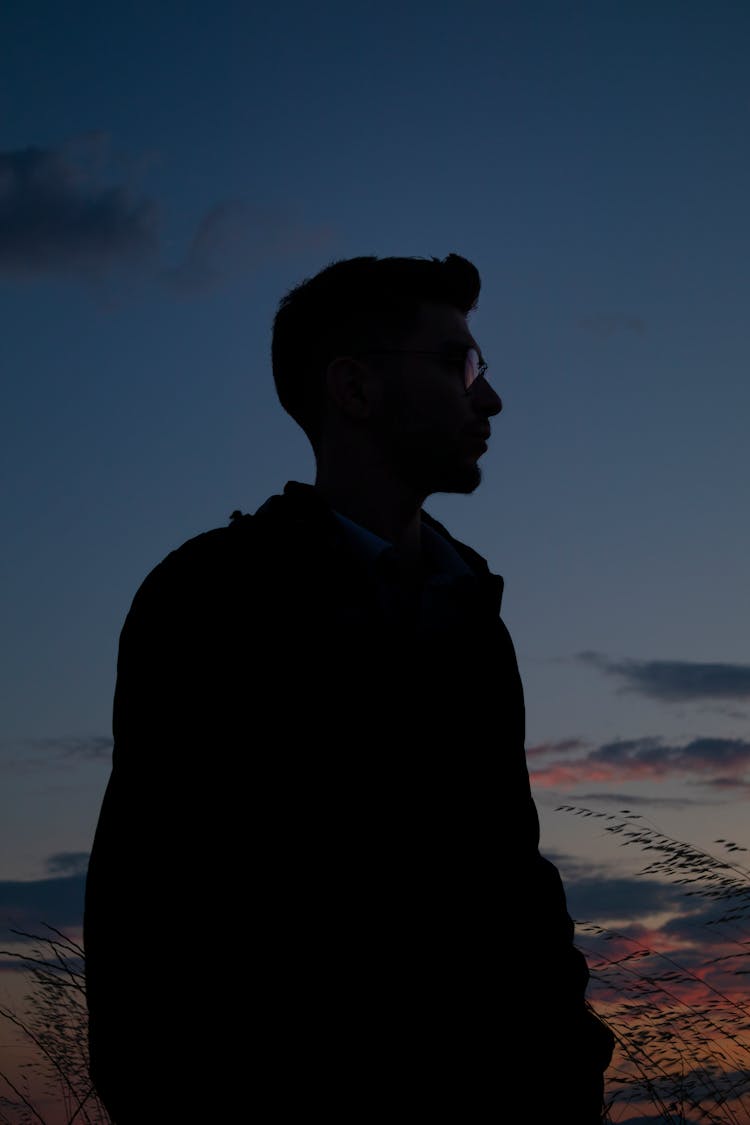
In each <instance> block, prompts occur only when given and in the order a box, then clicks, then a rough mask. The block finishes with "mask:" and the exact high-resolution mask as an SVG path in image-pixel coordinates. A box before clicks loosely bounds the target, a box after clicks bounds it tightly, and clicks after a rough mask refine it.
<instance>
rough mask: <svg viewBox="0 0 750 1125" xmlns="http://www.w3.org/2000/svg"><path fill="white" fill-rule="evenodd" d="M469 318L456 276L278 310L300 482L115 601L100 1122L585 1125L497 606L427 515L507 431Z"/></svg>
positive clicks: (551, 872)
mask: <svg viewBox="0 0 750 1125" xmlns="http://www.w3.org/2000/svg"><path fill="white" fill-rule="evenodd" d="M479 289H480V279H479V275H478V272H477V270H476V268H475V267H474V266H473V265H472V264H471V263H470V262H468V261H467V260H466V259H464V258H462V257H459V256H458V255H455V254H451V255H449V256H448V257H447V258H445V259H444V260H438V259H435V258H433V259H420V258H381V259H378V258H375V257H361V258H354V259H349V260H343V261H338V262H334V263H332V264H331V265H329V266H328V267H327V268H325V269H323V270H322V271H321V272H320V273H319V274H317V275H316V276H315V277H313V278H311V279H309V280H307V281H305V282H303V283H302V284H300V285H298V286H297V287H296V288H295V289H293V290H292V291H291V292H289V293H288V294H287V295H286V297H284V299H283V300H282V302H281V304H280V306H279V309H278V311H277V314H276V318H275V321H274V327H273V342H272V366H273V375H274V379H275V385H276V389H277V392H278V396H279V399H280V402H281V404H282V406H283V407H284V408H285V410H286V411H287V412H288V413H289V414H290V415H291V417H292V418H293V419H294V420H295V421H296V422H297V423H298V424H299V425H300V426H301V427H302V429H303V430H304V432H305V433H306V435H307V436H308V438H309V440H310V442H311V444H312V447H313V451H314V454H315V463H316V475H315V482H314V484H312V485H310V484H302V483H299V482H294V481H292V482H289V483H288V484H287V485H286V486H285V488H284V489H283V492H282V493H281V494H279V495H275V496H272V497H271V498H270V499H268V500H267V501H266V502H265V503H264V504H263V505H262V506H261V507H260V508H259V509H258V510H257V511H256V512H255V514H253V515H242V514H241V513H239V512H235V513H233V516H232V519H231V522H230V524H229V526H227V527H224V528H218V529H215V530H213V531H209V532H207V533H205V534H203V535H199V536H197V537H196V538H194V539H191V540H189V541H188V542H187V543H185V544H183V545H182V546H181V547H180V548H179V549H178V550H176V551H173V552H172V553H171V554H170V555H169V556H168V557H167V558H166V559H165V560H164V561H163V562H162V563H160V564H159V565H158V566H157V567H156V568H155V569H154V570H153V571H152V572H151V574H150V575H149V576H148V577H147V578H146V580H145V581H144V583H143V584H142V586H141V587H140V589H139V590H138V592H137V594H136V596H135V598H134V601H133V604H132V606H131V609H130V612H129V613H128V616H127V618H126V621H125V624H124V627H123V631H122V635H121V638H120V650H119V658H118V672H117V685H116V691H115V701H114V716H113V727H114V739H115V742H114V752H113V768H112V774H111V778H110V781H109V784H108V787H107V791H106V793H105V797H104V801H103V804H102V809H101V813H100V817H99V823H98V826H97V831H96V836H95V840H94V845H93V850H92V855H91V861H90V866H89V873H88V880H87V890H86V910H85V928H84V942H85V948H86V968H87V996H88V1006H89V1028H90V1057H91V1074H92V1078H93V1081H94V1083H95V1085H96V1088H97V1091H98V1092H99V1094H100V1096H101V1098H102V1100H103V1102H104V1103H105V1105H106V1106H107V1108H108V1110H109V1112H110V1114H111V1115H112V1117H113V1119H114V1121H115V1123H116V1125H131V1123H134V1125H135V1123H137V1125H148V1123H150V1122H159V1123H163V1122H191V1121H195V1122H229V1121H234V1120H240V1119H245V1118H246V1117H247V1118H249V1119H253V1118H254V1119H257V1120H259V1121H263V1122H265V1121H268V1122H276V1121H278V1122H284V1123H286V1122H295V1121H298V1120H303V1119H304V1118H306V1117H308V1116H311V1115H313V1114H315V1115H316V1116H323V1117H325V1119H326V1120H327V1121H329V1122H332V1123H337V1125H338V1123H342V1125H343V1123H344V1122H346V1123H347V1125H351V1123H354V1122H358V1123H359V1122H368V1123H369V1122H372V1123H375V1122H378V1123H380V1122H385V1121H393V1122H401V1121H403V1122H407V1121H410V1122H411V1121H425V1122H427V1121H432V1120H440V1121H446V1122H451V1123H454V1122H455V1123H463V1122H466V1123H467V1125H474V1123H478V1122H480V1121H485V1120H493V1121H501V1122H508V1123H514V1125H515V1123H516V1122H518V1123H521V1122H524V1123H535V1122H539V1123H541V1122H549V1121H556V1122H571V1123H573V1125H589V1123H594V1122H599V1121H600V1120H601V1116H602V1101H603V1073H604V1070H605V1068H606V1066H607V1065H608V1063H609V1060H610V1056H611V1050H612V1037H611V1034H610V1032H609V1030H608V1029H607V1028H606V1026H605V1025H604V1024H603V1023H601V1022H600V1021H599V1020H598V1019H597V1017H596V1016H595V1015H594V1014H593V1012H592V1011H591V1010H590V1007H589V1005H588V1003H587V1001H586V996H585V993H586V988H587V982H588V971H587V967H586V962H585V959H584V958H583V956H582V954H581V953H580V952H579V951H578V950H577V949H576V947H575V945H574V929H573V923H572V921H571V918H570V916H569V914H568V911H567V907H566V901H565V894H564V891H563V887H562V883H561V880H560V877H559V874H558V872H557V870H556V869H555V868H554V867H553V866H552V864H550V863H549V862H548V861H547V860H546V859H544V858H542V857H541V856H540V854H539V850H538V847H539V822H538V818H537V813H536V809H535V805H534V801H533V799H532V795H531V792H530V788H529V778H528V772H527V768H526V761H525V751H524V704H523V692H522V686H521V681H520V678H519V674H518V668H517V664H516V658H515V654H514V650H513V645H512V642H511V639H510V636H509V635H508V632H507V630H506V628H505V626H504V624H503V622H502V619H501V617H500V602H501V596H502V590H503V581H502V579H501V578H500V577H498V576H497V575H495V574H493V573H492V572H491V571H490V569H489V567H488V565H487V563H486V561H485V560H484V559H483V558H482V557H481V556H480V555H479V554H478V553H477V552H476V551H474V550H473V549H472V548H471V547H469V546H467V545H466V544H463V543H461V542H459V541H458V540H456V539H454V538H453V537H452V536H451V535H450V534H449V532H448V531H447V530H446V529H445V528H444V527H443V526H442V525H441V524H439V523H438V522H437V521H436V520H435V519H434V518H432V517H431V516H430V515H429V514H428V513H427V512H426V511H425V510H424V507H423V505H424V503H425V501H426V500H427V499H428V497H430V496H431V495H433V494H435V493H439V492H451V493H463V494H469V493H471V492H473V491H474V490H475V489H476V488H477V487H478V485H479V483H480V479H481V473H480V469H479V464H478V462H479V459H480V457H481V456H482V454H483V453H484V452H485V450H486V448H487V441H488V439H489V437H490V423H491V419H492V418H494V417H495V416H496V415H498V414H499V413H500V410H501V401H500V398H499V397H498V395H497V393H496V391H495V390H494V389H493V387H492V386H491V384H490V382H489V381H488V377H487V372H486V365H485V363H484V360H483V358H482V351H481V347H480V345H479V343H478V342H477V341H476V340H475V339H474V337H473V335H472V333H471V331H470V329H469V325H468V320H467V318H468V316H469V314H470V312H471V310H472V309H473V308H474V307H475V306H476V302H477V299H478V295H479Z"/></svg>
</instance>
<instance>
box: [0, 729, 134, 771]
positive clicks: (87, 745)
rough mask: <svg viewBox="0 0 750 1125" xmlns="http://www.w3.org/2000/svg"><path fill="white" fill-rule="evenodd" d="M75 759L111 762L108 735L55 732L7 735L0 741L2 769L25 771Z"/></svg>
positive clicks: (63, 764) (58, 766) (50, 767)
mask: <svg viewBox="0 0 750 1125" xmlns="http://www.w3.org/2000/svg"><path fill="white" fill-rule="evenodd" d="M71 759H74V760H76V761H79V762H102V763H104V764H109V763H111V759H112V736H111V735H104V734H90V735H57V736H54V737H49V738H27V739H7V740H3V741H1V742H0V761H1V762H2V769H3V771H4V772H5V773H13V774H15V775H22V776H23V775H27V774H36V773H45V772H49V771H50V770H55V769H58V770H59V769H62V768H64V767H65V768H69V765H68V763H69V762H70V760H71Z"/></svg>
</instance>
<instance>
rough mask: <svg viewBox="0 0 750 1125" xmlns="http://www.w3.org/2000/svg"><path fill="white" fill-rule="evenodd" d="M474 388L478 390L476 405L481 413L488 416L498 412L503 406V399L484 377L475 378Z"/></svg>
mask: <svg viewBox="0 0 750 1125" xmlns="http://www.w3.org/2000/svg"><path fill="white" fill-rule="evenodd" d="M476 389H477V391H478V392H479V393H478V394H477V396H476V400H477V406H478V407H479V408H480V410H481V411H482V413H483V414H486V415H487V417H488V418H491V417H492V416H493V415H494V414H499V413H500V411H501V410H502V408H503V400H502V399H501V398H500V395H499V394H498V393H497V391H496V390H495V389H494V388H493V387H492V386H490V384H489V383H488V382H487V380H486V379H485V378H481V379H477V384H476Z"/></svg>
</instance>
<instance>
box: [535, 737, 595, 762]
mask: <svg viewBox="0 0 750 1125" xmlns="http://www.w3.org/2000/svg"><path fill="white" fill-rule="evenodd" d="M586 745H587V743H586V742H584V740H583V739H582V738H561V739H560V740H559V741H557V742H539V743H537V745H536V746H527V748H526V758H527V760H528V759H531V758H546V757H547V755H549V754H554V755H558V754H569V753H571V752H573V751H576V750H582V749H583V748H584V747H585V746H586Z"/></svg>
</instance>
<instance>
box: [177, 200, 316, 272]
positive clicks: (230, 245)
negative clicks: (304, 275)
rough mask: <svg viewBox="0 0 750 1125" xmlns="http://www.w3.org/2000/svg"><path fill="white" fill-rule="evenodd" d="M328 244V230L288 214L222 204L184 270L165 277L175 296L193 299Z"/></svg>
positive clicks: (199, 233)
mask: <svg viewBox="0 0 750 1125" xmlns="http://www.w3.org/2000/svg"><path fill="white" fill-rule="evenodd" d="M330 238H331V231H330V230H329V229H328V228H327V227H318V228H314V227H305V226H304V225H303V224H302V223H301V222H299V221H297V220H295V219H293V218H292V217H291V216H290V215H289V214H287V213H285V212H281V211H278V210H263V209H262V208H257V207H250V206H249V205H248V204H246V203H242V202H240V201H228V202H224V203H219V204H217V205H216V206H214V207H212V208H211V209H210V210H209V211H208V212H207V213H206V215H204V217H203V219H201V221H200V223H199V224H198V227H197V229H196V231H195V234H194V235H193V237H192V240H191V242H190V245H189V247H188V249H187V253H186V255H185V257H184V259H183V261H182V262H181V264H180V265H178V266H176V267H174V268H173V269H168V270H166V271H165V272H164V275H163V276H164V280H165V282H166V283H167V285H168V286H170V287H171V288H172V289H174V290H175V291H176V292H178V293H194V292H196V291H200V290H204V289H208V288H212V287H213V286H215V285H216V284H217V283H219V282H221V281H225V280H227V279H228V278H231V277H237V276H241V275H243V274H246V273H248V272H250V271H251V270H252V269H254V268H257V267H258V266H259V265H260V264H262V263H263V262H265V261H268V260H269V259H276V258H280V257H286V256H287V255H290V254H295V253H299V252H304V251H307V250H310V249H318V248H319V247H322V246H324V245H325V244H326V243H327V242H328V241H329V240H330Z"/></svg>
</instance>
